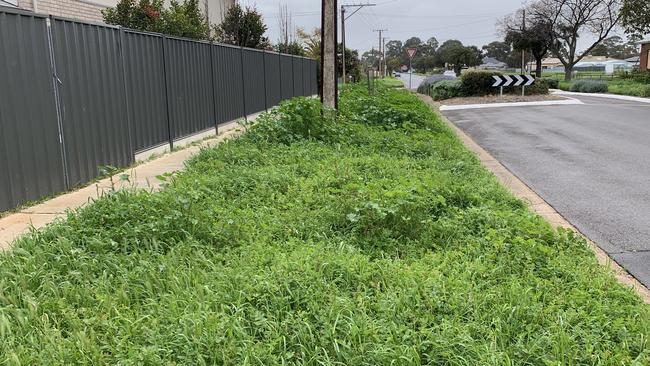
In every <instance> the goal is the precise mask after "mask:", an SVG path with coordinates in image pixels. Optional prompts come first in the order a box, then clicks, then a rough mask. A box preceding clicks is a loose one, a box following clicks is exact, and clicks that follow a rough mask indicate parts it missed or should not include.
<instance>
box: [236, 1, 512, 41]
mask: <svg viewBox="0 0 650 366" xmlns="http://www.w3.org/2000/svg"><path fill="white" fill-rule="evenodd" d="M240 2H241V3H242V4H245V5H255V6H256V7H257V9H258V10H259V11H261V12H262V14H263V15H264V19H265V21H266V24H267V26H268V27H269V30H268V33H267V35H268V36H269V38H270V39H271V41H272V42H274V43H275V42H277V41H278V39H279V25H278V14H279V6H280V4H286V5H287V6H288V7H289V10H290V11H291V12H292V14H293V21H294V23H295V25H296V26H297V27H303V28H306V29H308V30H310V29H313V28H314V27H318V26H320V7H321V0H242V1H240ZM366 2H370V3H376V4H377V6H374V7H366V8H364V9H362V10H360V11H359V12H358V13H356V14H355V15H354V16H352V17H351V18H350V19H348V21H347V22H346V33H347V46H348V47H349V48H354V49H358V50H360V51H361V53H363V51H366V50H369V49H370V48H371V47H373V46H374V47H377V44H378V41H379V40H378V34H377V33H375V32H373V31H372V30H373V29H388V32H386V33H385V34H386V37H388V38H389V39H391V40H395V39H397V40H400V41H405V40H406V39H407V38H409V37H412V36H417V37H420V38H421V39H422V40H423V41H426V40H427V39H429V38H430V37H436V38H437V39H438V41H439V42H440V43H441V44H442V42H444V41H445V40H447V39H459V40H460V41H462V42H463V43H464V44H466V45H476V46H478V47H479V48H480V47H481V46H483V45H484V44H487V43H489V42H491V41H494V40H497V39H499V37H498V36H497V34H496V28H495V23H496V22H497V20H499V19H501V18H503V17H504V16H506V15H507V14H509V13H512V12H513V11H515V10H516V9H517V8H519V7H521V5H522V1H521V0H445V1H442V0H375V1H371V0H370V1H366V0H359V1H355V0H339V5H341V4H357V3H366ZM348 14H349V13H348Z"/></svg>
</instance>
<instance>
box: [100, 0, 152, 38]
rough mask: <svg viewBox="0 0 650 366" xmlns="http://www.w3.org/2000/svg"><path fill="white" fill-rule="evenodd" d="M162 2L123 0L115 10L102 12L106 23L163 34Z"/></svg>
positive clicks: (110, 9) (108, 9) (109, 9)
mask: <svg viewBox="0 0 650 366" xmlns="http://www.w3.org/2000/svg"><path fill="white" fill-rule="evenodd" d="M162 4H163V2H162V0H154V1H151V0H140V1H139V2H138V3H137V4H136V2H135V0H122V1H120V2H119V3H117V5H116V6H115V7H114V8H107V9H105V10H102V15H103V17H104V22H106V23H107V24H114V25H120V26H122V27H126V28H131V29H136V30H142V31H148V32H162V31H163V22H162V19H161V17H162V12H163V5H162Z"/></svg>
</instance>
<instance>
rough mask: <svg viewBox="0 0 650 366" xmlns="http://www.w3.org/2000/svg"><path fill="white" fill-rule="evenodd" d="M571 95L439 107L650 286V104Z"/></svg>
mask: <svg viewBox="0 0 650 366" xmlns="http://www.w3.org/2000/svg"><path fill="white" fill-rule="evenodd" d="M576 99H579V100H580V101H582V102H583V103H584V105H558V106H533V107H503V108H487V109H466V110H454V111H446V112H443V113H444V114H445V115H446V116H447V117H448V118H449V120H450V121H452V122H453V123H454V124H455V125H456V126H458V127H459V128H460V129H462V130H463V131H465V133H467V134H468V135H469V136H471V137H472V138H473V139H474V141H476V142H477V143H478V144H479V145H481V146H482V147H483V148H484V149H486V150H487V151H489V152H490V153H491V154H492V155H493V156H494V157H495V158H496V159H498V160H499V161H500V162H501V163H502V164H503V165H504V166H505V167H506V168H508V169H509V170H510V171H511V172H513V174H515V175H516V176H518V177H519V178H520V179H521V180H522V181H524V182H525V183H526V184H528V186H530V187H531V188H532V189H533V190H534V191H536V192H537V193H538V194H539V195H540V196H542V197H543V198H544V199H545V200H546V201H547V202H548V203H549V204H550V205H552V206H553V207H554V208H555V209H556V210H557V211H558V212H559V213H560V214H562V215H563V216H564V217H565V218H566V219H567V220H568V221H569V222H571V223H572V224H573V225H574V226H575V227H577V228H578V229H579V230H580V231H581V232H582V233H583V234H585V235H586V236H587V237H589V238H590V239H591V240H592V241H594V242H595V243H596V244H597V245H599V246H600V247H601V248H602V249H603V250H605V251H606V252H607V253H609V255H610V256H611V257H612V258H613V259H614V260H616V261H617V262H618V263H619V264H620V265H621V266H623V267H624V268H625V269H627V270H628V272H630V273H631V274H632V275H633V276H635V277H636V278H637V279H638V280H639V281H640V282H641V283H643V284H644V285H645V286H646V287H650V104H646V103H641V102H630V101H622V100H615V99H606V98H600V97H583V96H580V97H576Z"/></svg>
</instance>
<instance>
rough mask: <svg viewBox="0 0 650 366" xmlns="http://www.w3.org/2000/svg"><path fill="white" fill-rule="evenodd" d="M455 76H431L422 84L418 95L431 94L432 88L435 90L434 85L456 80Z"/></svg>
mask: <svg viewBox="0 0 650 366" xmlns="http://www.w3.org/2000/svg"><path fill="white" fill-rule="evenodd" d="M455 79H456V77H455V76H450V75H443V74H438V75H431V76H429V77H427V78H426V79H424V81H423V82H422V84H420V86H419V87H418V93H420V94H429V93H430V92H431V88H433V86H434V85H436V84H437V83H439V82H441V81H443V80H455Z"/></svg>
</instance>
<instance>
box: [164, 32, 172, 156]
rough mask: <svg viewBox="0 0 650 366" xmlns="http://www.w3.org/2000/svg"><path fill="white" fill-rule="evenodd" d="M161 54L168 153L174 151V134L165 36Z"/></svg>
mask: <svg viewBox="0 0 650 366" xmlns="http://www.w3.org/2000/svg"><path fill="white" fill-rule="evenodd" d="M162 53H163V57H162V58H163V74H164V75H163V78H164V79H163V80H165V99H166V100H165V101H166V103H165V105H166V106H167V131H168V132H169V151H172V150H174V133H173V131H172V121H171V117H170V115H171V112H170V111H169V108H170V104H171V102H170V101H171V97H170V95H169V93H170V92H169V78H168V77H167V75H168V74H169V72H168V71H167V36H164V35H163V37H162Z"/></svg>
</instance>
